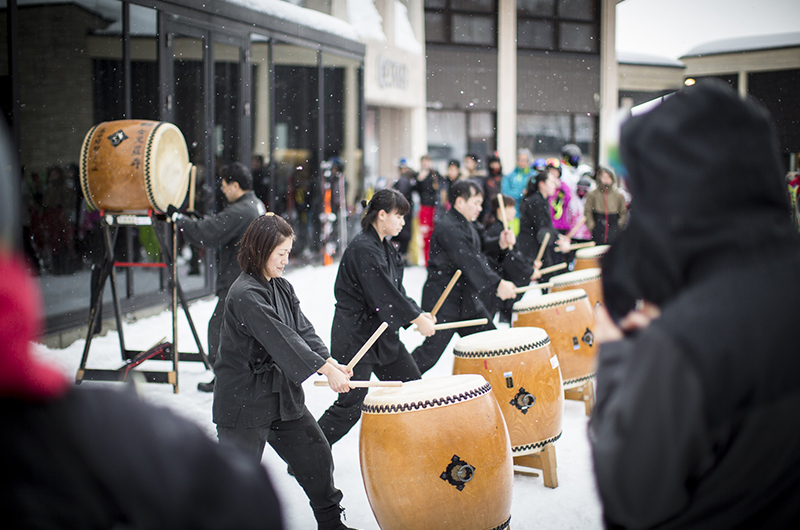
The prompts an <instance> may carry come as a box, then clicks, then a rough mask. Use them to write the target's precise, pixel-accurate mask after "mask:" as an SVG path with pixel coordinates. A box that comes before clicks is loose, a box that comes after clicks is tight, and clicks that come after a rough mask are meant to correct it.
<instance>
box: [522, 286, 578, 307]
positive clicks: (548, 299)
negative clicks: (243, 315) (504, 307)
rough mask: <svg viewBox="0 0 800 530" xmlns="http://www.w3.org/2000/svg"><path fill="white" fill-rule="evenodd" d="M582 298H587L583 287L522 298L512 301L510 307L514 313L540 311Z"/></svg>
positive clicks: (572, 302)
mask: <svg viewBox="0 0 800 530" xmlns="http://www.w3.org/2000/svg"><path fill="white" fill-rule="evenodd" d="M584 298H589V295H587V294H586V291H584V290H583V289H568V290H566V291H559V292H557V293H550V294H543V295H542V296H536V297H534V298H531V299H528V300H525V299H524V298H523V299H522V300H520V301H519V302H514V307H513V308H512V309H513V311H514V312H516V313H525V312H528V311H541V310H543V309H550V308H551V307H557V306H562V305H567V304H574V303H575V302H579V301H580V300H583V299H584Z"/></svg>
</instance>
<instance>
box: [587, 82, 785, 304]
mask: <svg viewBox="0 0 800 530" xmlns="http://www.w3.org/2000/svg"><path fill="white" fill-rule="evenodd" d="M778 152H779V151H778V139H777V134H776V131H775V127H774V125H773V123H772V119H771V117H770V115H769V113H768V112H767V111H766V110H765V109H764V108H763V107H762V106H761V105H760V104H759V103H758V102H756V101H754V100H753V99H751V98H749V99H746V100H742V99H740V98H739V96H738V95H737V94H736V93H735V92H734V91H733V90H731V89H730V88H729V87H728V85H726V84H725V83H723V82H721V81H717V80H709V81H706V82H701V83H698V84H697V85H695V86H692V87H688V88H685V89H683V90H681V91H679V92H677V93H676V94H674V95H673V96H672V97H670V98H668V99H667V100H666V101H665V102H663V103H662V104H661V105H659V106H658V107H656V108H655V109H654V110H652V111H650V112H648V113H647V114H644V115H641V116H637V117H634V118H631V119H630V120H628V121H627V122H626V123H625V124H624V125H623V127H622V132H621V137H620V155H621V158H622V162H623V164H624V165H625V167H626V169H627V173H628V188H629V190H630V192H631V195H632V197H633V200H632V207H633V211H632V214H631V217H630V221H629V224H628V226H627V227H626V229H625V230H624V231H623V232H622V233H621V234H620V236H619V237H618V239H617V240H616V241H615V243H614V245H613V246H612V248H611V249H610V250H609V252H608V254H607V256H606V257H605V259H604V262H603V287H604V297H605V301H606V304H607V306H608V309H609V311H610V312H611V314H612V316H614V317H615V318H619V317H621V316H623V315H625V314H627V312H628V311H629V310H630V309H632V308H633V306H634V304H635V301H636V300H637V299H645V300H649V301H652V302H655V303H657V304H659V305H664V304H666V303H667V302H668V301H669V300H670V299H671V298H673V297H674V296H675V295H676V294H677V293H678V292H679V291H680V290H681V289H682V288H683V287H684V286H685V285H686V284H687V283H688V282H689V281H691V280H692V279H693V278H694V277H696V275H697V274H702V273H704V272H705V271H708V270H709V269H711V270H713V269H714V267H716V266H717V265H721V264H722V263H723V262H725V261H726V260H728V259H730V260H746V259H749V258H750V257H753V256H757V255H763V254H764V252H765V250H767V251H768V250H769V249H775V248H780V246H781V245H782V244H785V242H787V241H789V240H791V239H792V238H793V237H795V234H794V230H793V227H792V224H791V218H790V209H789V201H788V198H787V194H786V187H785V185H784V184H783V176H782V169H781V164H780V159H779V154H778ZM701 271H703V272H701Z"/></svg>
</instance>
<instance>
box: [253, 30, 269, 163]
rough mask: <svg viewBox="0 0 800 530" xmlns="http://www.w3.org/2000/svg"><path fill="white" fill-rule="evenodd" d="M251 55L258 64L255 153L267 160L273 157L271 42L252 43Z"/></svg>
mask: <svg viewBox="0 0 800 530" xmlns="http://www.w3.org/2000/svg"><path fill="white" fill-rule="evenodd" d="M251 57H252V61H253V64H255V65H257V67H256V69H255V71H256V72H255V75H254V76H253V85H254V86H255V90H254V93H255V96H254V98H255V101H254V103H255V108H256V109H257V110H258V115H257V116H256V117H255V120H253V121H254V125H253V139H254V142H253V154H254V155H262V156H263V157H264V160H265V162H266V161H268V160H269V159H270V158H271V157H272V153H270V152H269V111H270V108H269V91H270V90H271V87H270V86H269V44H268V43H266V42H258V43H254V44H253V45H252V49H251Z"/></svg>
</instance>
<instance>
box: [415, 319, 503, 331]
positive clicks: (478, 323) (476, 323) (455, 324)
mask: <svg viewBox="0 0 800 530" xmlns="http://www.w3.org/2000/svg"><path fill="white" fill-rule="evenodd" d="M488 323H489V319H488V318H476V319H475V320H459V321H458V322H444V323H442V324H434V325H433V329H435V330H436V331H440V330H442V329H454V328H468V327H470V326H483V325H484V324H488ZM414 331H419V328H414Z"/></svg>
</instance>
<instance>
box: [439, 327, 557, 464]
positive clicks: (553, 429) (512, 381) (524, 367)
mask: <svg viewBox="0 0 800 530" xmlns="http://www.w3.org/2000/svg"><path fill="white" fill-rule="evenodd" d="M453 354H454V356H455V359H454V361H453V373H454V374H479V375H482V376H483V377H484V378H485V379H486V380H487V381H489V383H491V385H492V393H493V394H494V397H495V398H496V399H497V402H498V403H499V405H500V410H502V411H503V417H504V418H505V420H506V425H507V426H508V434H509V436H510V438H511V451H512V453H513V454H514V456H519V455H524V454H529V453H535V452H538V451H540V450H541V449H542V447H544V445H545V444H547V443H551V442H555V441H556V440H558V438H559V437H560V436H561V421H562V416H563V413H564V392H563V390H562V381H561V370H560V368H559V363H558V357H556V354H555V353H554V352H553V349H552V347H551V346H550V338H549V337H548V336H547V333H545V331H544V330H543V329H539V328H512V329H498V330H493V331H484V332H481V333H475V334H472V335H469V336H467V337H463V338H461V339H459V341H458V342H457V343H456V345H455V348H454V349H453Z"/></svg>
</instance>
